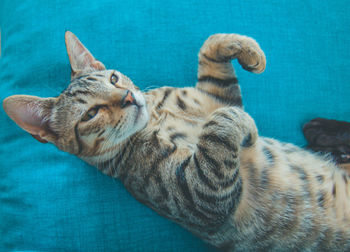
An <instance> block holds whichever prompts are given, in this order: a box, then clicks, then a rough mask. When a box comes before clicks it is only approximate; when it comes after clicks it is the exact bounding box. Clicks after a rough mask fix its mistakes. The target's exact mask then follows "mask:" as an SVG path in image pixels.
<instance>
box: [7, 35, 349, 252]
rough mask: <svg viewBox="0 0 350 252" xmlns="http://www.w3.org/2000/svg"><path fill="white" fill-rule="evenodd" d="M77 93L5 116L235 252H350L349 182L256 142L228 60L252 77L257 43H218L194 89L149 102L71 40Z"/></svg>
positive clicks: (203, 58)
mask: <svg viewBox="0 0 350 252" xmlns="http://www.w3.org/2000/svg"><path fill="white" fill-rule="evenodd" d="M65 39H66V46H67V51H68V55H69V60H70V63H71V69H72V74H71V78H72V79H71V83H70V85H69V86H68V88H67V89H65V90H64V91H63V92H62V93H61V94H60V95H59V96H58V97H55V98H39V97H34V96H28V95H15V96H11V97H8V98H7V99H5V100H4V102H3V106H4V109H5V111H6V113H7V114H8V115H9V116H10V117H11V118H12V119H13V120H14V121H15V122H16V123H17V124H18V125H19V126H20V127H21V128H22V129H24V130H26V131H27V132H29V133H30V134H31V135H33V136H34V137H35V138H36V139H37V140H39V141H41V142H51V143H53V144H55V145H56V146H57V147H58V148H59V149H61V150H63V151H66V152H69V153H72V154H74V155H77V156H78V157H80V158H81V159H83V160H85V161H86V162H88V163H89V164H91V165H93V166H96V167H97V168H98V169H99V170H100V171H101V172H103V173H105V174H107V175H109V176H111V177H114V178H118V179H120V180H121V181H122V183H123V184H124V185H125V187H126V188H127V189H128V190H129V192H130V193H131V194H132V195H133V196H134V197H135V198H136V199H138V200H139V201H141V202H142V203H144V204H146V205H147V206H149V207H151V208H152V209H154V210H155V211H157V212H158V213H159V214H160V215H162V216H165V217H167V218H169V219H171V220H173V221H175V222H176V223H178V224H180V225H181V226H183V227H185V228H186V229H188V230H190V231H191V232H192V233H194V234H195V235H197V236H199V237H200V238H201V239H203V240H204V241H206V242H208V243H210V244H212V245H214V246H216V247H218V248H221V249H223V250H228V251H321V250H327V251H349V250H350V181H349V177H348V176H347V174H346V173H345V172H344V171H343V170H341V169H339V168H338V167H337V166H336V165H335V164H334V163H333V162H332V161H331V160H330V159H327V158H325V157H322V156H320V155H316V154H312V153H311V152H308V151H305V150H302V149H300V148H298V147H296V146H294V145H292V144H286V143H281V142H278V141H276V140H274V139H269V138H263V137H259V136H258V131H257V128H256V126H255V123H254V120H253V119H252V118H251V117H250V116H249V115H248V114H247V113H246V112H244V111H243V108H242V97H241V91H240V87H239V85H238V81H237V78H236V75H235V72H234V69H233V66H232V64H231V60H232V59H236V58H237V60H238V62H239V63H240V65H241V66H242V67H243V68H244V69H246V70H248V71H251V72H254V73H261V72H262V71H264V69H265V63H266V61H265V55H264V53H263V51H262V50H261V49H260V47H259V45H258V44H257V43H256V42H255V41H254V40H253V39H251V38H249V37H246V36H241V35H237V34H215V35H212V36H210V37H209V38H208V40H206V41H205V43H204V45H203V46H202V48H201V49H200V52H199V67H198V82H197V85H196V87H195V88H192V87H186V88H173V87H162V88H158V89H154V90H151V91H149V92H147V93H142V92H141V91H140V90H139V88H137V87H136V86H135V85H134V84H133V83H132V81H131V80H130V79H129V78H128V77H126V76H125V75H123V74H122V73H120V72H118V71H115V70H106V68H105V66H104V65H103V64H102V63H101V62H100V61H98V60H96V59H95V58H94V57H93V56H92V55H91V53H90V52H89V51H88V50H87V49H86V48H85V47H84V46H83V44H82V43H81V42H80V41H79V40H78V38H77V37H76V36H75V35H74V34H72V33H71V32H66V36H65Z"/></svg>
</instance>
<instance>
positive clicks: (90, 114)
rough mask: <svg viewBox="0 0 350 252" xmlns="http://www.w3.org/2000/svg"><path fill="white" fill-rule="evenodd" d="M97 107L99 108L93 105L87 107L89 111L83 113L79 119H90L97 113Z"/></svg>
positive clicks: (84, 120)
mask: <svg viewBox="0 0 350 252" xmlns="http://www.w3.org/2000/svg"><path fill="white" fill-rule="evenodd" d="M99 109H100V108H99V107H93V108H92V109H89V111H88V112H86V113H85V115H84V116H83V118H81V120H82V121H83V122H86V121H89V120H91V119H92V118H94V117H95V116H96V115H97V113H98V110H99Z"/></svg>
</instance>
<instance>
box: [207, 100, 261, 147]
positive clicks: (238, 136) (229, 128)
mask: <svg viewBox="0 0 350 252" xmlns="http://www.w3.org/2000/svg"><path fill="white" fill-rule="evenodd" d="M211 121H214V122H216V123H215V125H217V129H216V133H217V134H223V135H228V136H230V135H231V137H232V139H235V140H236V141H238V142H237V144H239V145H240V146H242V147H250V146H252V145H254V143H255V142H256V140H257V138H258V130H257V128H256V125H255V122H254V120H253V118H251V117H250V116H249V115H248V113H246V112H244V111H243V110H242V109H240V108H238V107H223V108H219V109H217V110H215V111H214V113H213V114H212V115H211ZM208 124H209V125H210V124H214V123H213V122H211V123H210V122H209V123H208ZM219 132H220V133H219Z"/></svg>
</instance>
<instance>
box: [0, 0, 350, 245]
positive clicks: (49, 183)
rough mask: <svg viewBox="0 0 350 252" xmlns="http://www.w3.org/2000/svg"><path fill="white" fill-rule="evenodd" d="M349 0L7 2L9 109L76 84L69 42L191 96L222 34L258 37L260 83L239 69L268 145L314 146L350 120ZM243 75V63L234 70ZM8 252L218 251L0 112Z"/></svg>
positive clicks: (1, 92) (0, 193)
mask: <svg viewBox="0 0 350 252" xmlns="http://www.w3.org/2000/svg"><path fill="white" fill-rule="evenodd" d="M349 6H350V5H349V3H348V1H346V0H337V1H325V0H294V1H287V0H273V1H263V0H260V1H253V0H244V1H243V0H242V1H228V0H227V1H207V0H205V1H195V0H187V1H179V0H176V1H175V0H168V1H161V0H154V1H146V0H141V1H137V0H128V1H121V0H119V1H116V0H114V1H110V0H99V1H73V0H62V1H58V0H52V1H44V0H38V1H24V0H2V1H0V27H1V36H2V39H1V43H2V53H1V58H0V99H1V100H3V99H4V98H5V97H7V96H9V95H13V94H31V95H37V96H56V95H58V94H59V93H60V91H62V90H63V89H64V88H65V87H66V86H67V84H68V83H69V78H70V68H69V64H68V57H67V55H66V51H65V45H64V32H65V30H71V31H72V32H74V33H75V34H76V35H77V36H78V37H79V38H80V39H81V41H82V42H83V43H84V44H85V45H86V46H87V48H89V50H90V51H91V52H92V53H93V54H94V55H95V56H96V58H98V59H99V60H101V61H102V62H104V63H105V65H106V66H107V67H108V68H115V69H118V70H120V71H121V72H123V73H125V74H126V75H128V76H129V77H130V78H131V79H132V80H133V81H134V82H135V84H137V85H139V86H140V87H141V88H146V87H149V86H152V87H158V86H163V85H175V86H186V85H194V83H195V80H196V72H197V52H198V50H199V48H200V46H201V44H202V43H203V42H204V40H205V39H206V38H207V37H208V36H209V35H210V34H213V33H217V32H235V33H241V34H245V35H249V36H252V37H254V38H255V39H256V40H257V41H258V42H259V43H260V45H261V47H262V48H263V50H264V51H265V53H266V56H267V68H266V71H265V72H264V73H263V74H262V75H253V74H251V73H248V72H245V71H243V70H242V69H240V68H239V67H237V68H236V69H237V74H238V76H239V78H240V83H241V85H242V90H243V94H244V104H245V107H246V110H247V111H248V112H249V113H250V114H251V115H252V116H253V117H254V118H255V120H256V123H257V126H258V128H259V131H260V134H261V135H265V136H270V137H275V138H278V139H281V140H283V141H289V142H293V143H295V144H298V145H303V144H305V142H304V140H303V136H302V133H301V126H302V125H303V123H305V122H306V121H308V120H310V119H312V118H314V117H326V118H332V119H339V120H348V121H349V120H350V99H349V98H350V87H349V80H350V71H349V63H350V50H349V42H350V31H349V27H350V7H349ZM235 65H236V66H237V64H236V63H235ZM0 132H1V133H0V142H1V145H0V166H1V168H0V250H1V251H5V250H41V251H43V250H45V251H103V250H107V251H109V250H118V251H140V250H143V251H211V250H213V248H211V247H210V246H208V245H206V244H204V243H203V242H201V241H200V240H199V239H197V238H195V237H194V236H192V235H191V234H190V233H188V232H187V231H185V230H184V229H182V228H180V227H178V226H177V225H175V224H173V223H172V222H170V221H168V220H166V219H164V218H162V217H160V216H158V215H157V214H156V213H154V212H152V211H151V210H150V209H148V208H146V207H145V206H143V205H141V204H140V203H138V202H137V201H136V200H134V199H133V198H132V197H131V196H130V195H129V194H128V193H127V192H126V190H125V189H124V188H123V187H122V185H121V183H119V182H118V181H114V180H112V179H111V178H109V177H107V176H104V175H102V174H100V173H99V172H98V171H97V170H95V169H94V168H93V167H90V166H88V165H87V164H85V163H83V162H82V161H80V160H78V159H77V158H76V157H74V156H70V155H68V154H65V153H62V152H60V151H58V150H57V149H56V148H55V147H54V146H51V145H49V144H47V145H43V144H40V143H39V142H37V141H36V140H34V139H33V138H32V137H31V136H30V135H28V134H26V133H25V132H23V131H21V130H20V129H19V128H18V127H17V126H16V125H15V124H14V123H13V122H12V121H11V120H10V119H9V118H8V117H7V116H6V115H5V113H4V111H3V110H2V109H0Z"/></svg>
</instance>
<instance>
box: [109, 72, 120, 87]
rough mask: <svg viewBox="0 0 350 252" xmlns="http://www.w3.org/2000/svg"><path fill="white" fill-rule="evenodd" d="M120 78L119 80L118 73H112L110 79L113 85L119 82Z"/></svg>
mask: <svg viewBox="0 0 350 252" xmlns="http://www.w3.org/2000/svg"><path fill="white" fill-rule="evenodd" d="M118 80H119V78H118V76H117V75H115V74H112V75H111V79H110V81H111V83H112V84H113V85H115V84H117V82H118Z"/></svg>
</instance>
